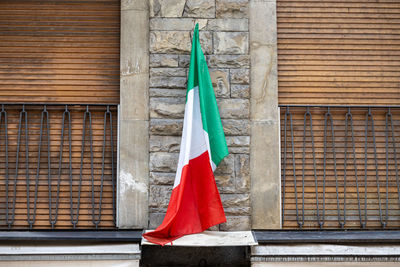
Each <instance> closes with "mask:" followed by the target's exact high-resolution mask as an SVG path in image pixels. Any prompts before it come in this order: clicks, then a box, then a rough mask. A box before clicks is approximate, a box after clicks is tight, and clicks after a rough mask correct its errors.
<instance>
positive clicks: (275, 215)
mask: <svg viewBox="0 0 400 267" xmlns="http://www.w3.org/2000/svg"><path fill="white" fill-rule="evenodd" d="M249 29H250V38H251V39H250V51H251V52H250V57H251V97H250V101H251V112H250V118H251V127H252V129H251V149H250V158H251V163H250V173H251V201H252V214H251V215H252V228H253V229H279V228H280V227H281V194H280V192H281V185H280V182H281V177H280V162H279V159H280V151H279V147H280V144H279V111H278V86H277V85H278V77H277V49H276V40H277V31H276V2H275V1H259V0H252V1H250V27H249Z"/></svg>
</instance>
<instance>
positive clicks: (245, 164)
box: [235, 154, 250, 192]
mask: <svg viewBox="0 0 400 267" xmlns="http://www.w3.org/2000/svg"><path fill="white" fill-rule="evenodd" d="M235 187H236V189H237V192H249V190H250V156H249V155H242V154H239V155H235Z"/></svg>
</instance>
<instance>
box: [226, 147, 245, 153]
mask: <svg viewBox="0 0 400 267" xmlns="http://www.w3.org/2000/svg"><path fill="white" fill-rule="evenodd" d="M228 151H229V153H232V154H250V147H248V146H240V147H228Z"/></svg>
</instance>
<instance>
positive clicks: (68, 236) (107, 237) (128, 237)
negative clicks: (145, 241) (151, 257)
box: [0, 230, 142, 243]
mask: <svg viewBox="0 0 400 267" xmlns="http://www.w3.org/2000/svg"><path fill="white" fill-rule="evenodd" d="M141 239H142V231H139V230H137V231H128V230H126V231H124V230H118V231H0V241H80V242H85V241H86V242H105V241H106V242H133V243H139V242H140V240H141Z"/></svg>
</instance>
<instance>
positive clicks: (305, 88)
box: [277, 0, 400, 105]
mask: <svg viewBox="0 0 400 267" xmlns="http://www.w3.org/2000/svg"><path fill="white" fill-rule="evenodd" d="M277 18H278V19H277V21H278V78H279V80H278V87H279V103H280V104H346V105H351V104H363V105H368V104H370V105H371V104H376V105H385V104H386V105H389V104H392V105H396V104H398V103H400V88H399V86H398V84H399V82H400V78H399V75H397V74H396V71H398V68H397V67H398V66H400V58H399V55H400V31H399V25H400V5H399V3H398V2H397V1H379V2H376V1H368V0H359V1H342V0H331V1H306V0H304V1H303V0H302V1H297V0H279V1H277ZM386 88H388V89H386ZM362 92H363V93H364V94H362Z"/></svg>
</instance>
